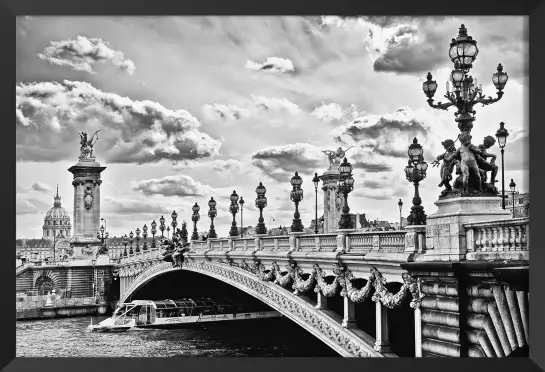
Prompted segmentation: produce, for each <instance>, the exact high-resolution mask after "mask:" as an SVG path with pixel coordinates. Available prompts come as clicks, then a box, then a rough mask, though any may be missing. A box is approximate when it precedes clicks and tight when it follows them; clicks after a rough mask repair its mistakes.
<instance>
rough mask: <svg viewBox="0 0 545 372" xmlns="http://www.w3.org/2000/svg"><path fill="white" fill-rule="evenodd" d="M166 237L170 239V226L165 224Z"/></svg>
mask: <svg viewBox="0 0 545 372" xmlns="http://www.w3.org/2000/svg"><path fill="white" fill-rule="evenodd" d="M173 234H174V233H173ZM167 239H170V226H167Z"/></svg>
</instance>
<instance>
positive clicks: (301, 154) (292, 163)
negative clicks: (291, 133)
mask: <svg viewBox="0 0 545 372" xmlns="http://www.w3.org/2000/svg"><path fill="white" fill-rule="evenodd" d="M326 163H327V157H326V156H325V155H324V154H323V153H321V151H320V150H319V149H318V148H317V147H315V146H313V145H310V144H308V143H294V144H289V145H285V146H273V147H268V148H265V149H262V150H261V151H257V152H255V153H253V154H252V164H253V165H254V166H255V167H257V168H259V169H261V170H262V171H263V172H264V173H265V174H266V175H267V176H269V177H271V178H272V179H274V180H276V181H279V182H286V181H288V180H289V179H290V178H291V177H293V175H294V174H295V172H299V173H300V174H313V173H314V172H315V171H316V169H321V168H323V167H324V165H325V164H326Z"/></svg>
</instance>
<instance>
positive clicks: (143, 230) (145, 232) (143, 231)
mask: <svg viewBox="0 0 545 372" xmlns="http://www.w3.org/2000/svg"><path fill="white" fill-rule="evenodd" d="M142 237H143V238H144V247H143V248H142V249H143V250H144V251H147V250H148V241H147V240H146V239H147V238H148V227H147V226H146V224H144V227H142Z"/></svg>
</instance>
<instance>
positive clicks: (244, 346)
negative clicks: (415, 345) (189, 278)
mask: <svg viewBox="0 0 545 372" xmlns="http://www.w3.org/2000/svg"><path fill="white" fill-rule="evenodd" d="M91 319H92V320H93V324H96V323H98V322H100V321H102V320H103V319H105V317H99V316H94V317H91V316H87V317H78V318H62V319H46V320H27V321H17V331H16V334H17V336H16V337H17V343H16V347H17V351H16V355H17V357H186V356H202V357H224V356H231V357H245V356H251V357H267V356H270V357H321V356H324V357H325V356H328V357H329V356H338V354H337V353H335V352H334V351H333V350H331V349H330V348H329V347H328V346H326V345H325V344H324V343H322V342H321V341H320V340H318V339H317V338H315V337H314V336H312V335H311V334H310V333H308V332H307V331H305V330H303V329H302V328H301V327H299V326H298V325H297V324H295V323H293V322H292V321H291V320H289V319H286V318H277V319H259V320H242V321H231V322H221V323H209V324H206V325H202V324H196V325H192V326H191V327H190V328H182V329H137V328H134V329H132V330H130V331H127V332H122V333H95V332H88V331H87V330H86V328H87V325H89V324H90V322H91Z"/></svg>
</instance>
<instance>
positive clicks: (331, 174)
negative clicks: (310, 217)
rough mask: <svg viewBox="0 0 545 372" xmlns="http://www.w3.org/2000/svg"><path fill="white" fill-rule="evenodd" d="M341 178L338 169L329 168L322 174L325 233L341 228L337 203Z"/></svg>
mask: <svg viewBox="0 0 545 372" xmlns="http://www.w3.org/2000/svg"><path fill="white" fill-rule="evenodd" d="M339 178H340V174H339V171H337V170H328V171H326V172H325V173H324V174H323V175H322V176H320V179H321V180H322V184H323V186H322V190H323V191H324V234H327V233H331V232H334V231H336V230H337V229H338V228H339V226H338V224H339V218H340V213H341V212H340V208H337V205H336V203H335V199H336V192H337V183H338V181H339Z"/></svg>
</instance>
